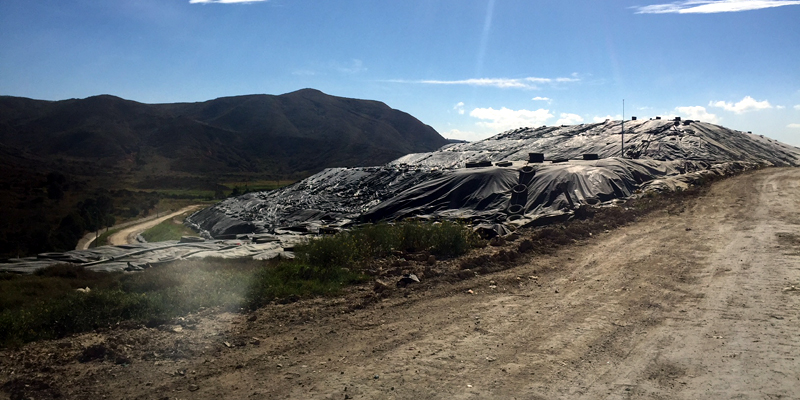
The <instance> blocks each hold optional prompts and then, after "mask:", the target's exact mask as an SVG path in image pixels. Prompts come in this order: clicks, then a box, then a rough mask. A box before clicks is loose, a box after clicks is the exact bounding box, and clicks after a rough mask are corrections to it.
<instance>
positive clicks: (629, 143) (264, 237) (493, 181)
mask: <svg viewBox="0 0 800 400" xmlns="http://www.w3.org/2000/svg"><path fill="white" fill-rule="evenodd" d="M624 127H625V134H624V139H625V151H624V154H625V157H620V153H621V141H622V137H621V135H620V133H621V128H622V126H621V121H607V122H605V123H597V124H583V125H574V126H560V127H540V128H520V129H516V130H511V131H507V132H503V133H500V134H498V135H495V136H493V137H491V138H488V139H485V140H481V141H478V142H472V143H459V144H453V145H448V146H445V147H443V148H442V149H440V150H438V151H434V152H430V153H417V154H409V155H406V156H404V157H401V158H399V159H397V160H395V161H393V162H390V163H388V164H386V165H383V166H375V167H356V168H330V169H326V170H324V171H322V172H320V173H318V174H315V175H313V176H311V177H309V178H306V179H304V180H302V181H300V182H297V183H295V184H294V185H291V186H288V187H285V188H282V189H279V190H274V191H268V192H258V193H249V194H246V195H243V196H239V197H236V198H230V199H227V200H225V201H223V202H221V203H218V204H217V205H215V206H212V207H210V208H207V209H204V210H201V211H198V212H196V213H195V214H193V215H191V216H190V217H189V218H187V219H186V223H187V224H189V225H191V226H193V227H194V228H196V229H197V230H199V231H200V232H202V234H203V235H204V236H205V237H206V238H207V239H208V240H206V241H203V242H195V243H177V242H162V243H156V244H141V245H130V246H104V247H100V248H97V249H92V250H83V251H78V250H76V251H71V252H67V253H58V254H51V253H48V254H43V255H40V256H39V257H36V258H29V259H18V260H12V261H13V262H12V263H10V264H0V270H13V271H20V272H29V271H32V270H34V269H36V268H41V267H43V266H46V265H50V264H53V263H55V262H64V261H68V262H74V263H80V264H83V265H86V266H87V267H88V268H92V269H98V270H120V269H127V270H136V269H140V268H145V267H147V266H149V265H153V264H154V263H159V262H166V261H171V260H176V259H183V258H192V257H206V256H217V257H253V258H259V259H263V258H271V257H276V256H280V255H282V254H284V255H286V256H291V254H290V253H286V251H288V250H290V249H291V248H292V247H293V246H294V244H296V243H297V242H298V241H302V240H304V237H306V236H304V235H309V234H324V233H334V232H337V231H339V230H342V229H346V228H347V227H349V226H351V225H354V224H359V223H366V222H378V221H394V220H399V219H404V218H412V217H413V218H419V219H427V220H443V219H451V220H459V221H463V222H465V223H469V224H471V225H472V226H473V227H475V229H477V230H481V231H482V232H483V233H485V234H487V235H502V234H505V233H507V232H509V231H510V230H514V229H516V228H518V227H521V226H531V225H540V224H545V223H548V222H550V221H553V220H555V219H564V218H568V217H569V216H570V215H572V214H573V213H574V211H575V210H576V209H577V208H579V207H581V206H583V205H604V204H605V205H610V204H613V203H614V202H615V201H618V199H623V198H627V197H630V196H633V195H635V194H636V193H641V192H645V191H664V190H675V189H676V188H686V187H688V186H690V185H692V184H694V183H697V182H700V181H703V180H704V179H706V178H708V177H709V176H712V175H713V176H725V175H732V174H734V173H737V172H740V171H743V170H748V169H753V168H759V167H763V166H798V165H800V149H799V148H797V147H794V146H789V145H786V144H783V143H780V142H777V141H775V140H772V139H769V138H765V137H762V136H759V135H753V134H750V133H745V132H740V131H735V130H730V129H727V128H724V127H721V126H718V125H713V124H708V123H702V122H697V121H680V120H669V121H667V120H661V119H655V120H647V121H644V120H642V121H625V123H624Z"/></svg>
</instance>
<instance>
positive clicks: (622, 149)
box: [619, 99, 625, 158]
mask: <svg viewBox="0 0 800 400" xmlns="http://www.w3.org/2000/svg"><path fill="white" fill-rule="evenodd" d="M619 156H620V157H621V158H625V99H622V144H621V146H620V151H619Z"/></svg>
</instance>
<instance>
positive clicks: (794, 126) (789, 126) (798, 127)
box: [786, 124, 800, 129]
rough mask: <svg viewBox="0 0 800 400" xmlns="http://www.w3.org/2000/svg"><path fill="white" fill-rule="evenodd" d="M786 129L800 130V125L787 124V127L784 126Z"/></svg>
mask: <svg viewBox="0 0 800 400" xmlns="http://www.w3.org/2000/svg"><path fill="white" fill-rule="evenodd" d="M786 127H787V128H794V129H800V124H789V125H786Z"/></svg>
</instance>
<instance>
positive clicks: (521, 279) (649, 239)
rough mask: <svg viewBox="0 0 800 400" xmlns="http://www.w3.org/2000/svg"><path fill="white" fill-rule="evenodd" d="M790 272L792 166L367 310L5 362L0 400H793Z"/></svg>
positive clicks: (310, 313) (359, 294)
mask: <svg viewBox="0 0 800 400" xmlns="http://www.w3.org/2000/svg"><path fill="white" fill-rule="evenodd" d="M798 267H800V169H766V170H761V171H757V172H754V173H749V174H746V175H742V176H738V177H734V178H731V179H727V180H724V181H721V182H718V183H716V184H714V186H713V187H712V188H711V190H710V191H709V193H708V194H707V195H704V196H703V197H701V198H699V199H697V200H696V201H691V202H689V203H688V205H686V206H685V208H684V209H678V210H670V212H663V213H657V214H655V215H651V216H649V217H647V218H645V219H642V220H640V221H639V222H637V223H635V224H632V225H629V226H627V227H624V228H621V229H618V230H615V231H613V232H608V233H605V234H602V235H597V236H595V238H593V239H592V240H590V241H588V242H583V243H578V244H576V245H574V246H570V247H567V248H563V249H562V250H561V251H559V252H558V253H557V254H556V255H554V256H548V257H538V258H536V259H533V260H531V261H529V262H527V263H524V264H523V265H522V266H519V267H516V268H513V269H509V270H506V271H503V272H499V273H495V274H490V275H484V276H480V277H476V278H473V279H467V280H464V281H458V282H454V283H440V284H438V285H430V286H426V285H425V282H423V284H422V285H420V286H418V287H416V288H413V287H412V288H409V289H392V290H393V293H392V295H391V296H389V297H388V298H386V299H384V300H383V301H378V302H377V303H370V304H367V305H366V306H365V307H364V308H361V307H359V306H355V307H354V306H353V305H354V302H353V299H358V298H364V297H366V296H369V295H371V288H361V289H362V291H359V290H358V289H354V290H353V291H352V292H351V293H350V294H349V295H348V296H347V297H346V298H344V299H339V300H324V299H321V300H315V301H309V302H298V303H294V304H290V305H272V306H268V307H266V308H264V309H261V310H259V311H258V312H256V313H255V314H250V315H238V314H229V313H211V312H204V313H201V314H200V315H194V316H189V317H187V318H186V320H185V321H181V322H180V324H179V325H175V326H167V327H164V328H161V329H134V330H127V331H126V330H112V331H109V332H100V333H92V334H87V335H82V336H78V337H75V338H69V339H64V340H61V341H56V342H48V343H40V344H35V345H30V346H28V347H26V348H25V349H23V350H22V351H14V352H4V353H2V354H0V355H2V357H0V360H2V361H0V384H2V385H3V386H2V388H3V391H2V392H0V398H2V396H10V397H11V398H15V396H17V397H16V398H28V397H31V398H36V399H38V398H47V397H48V396H50V397H52V396H54V395H61V396H62V397H64V398H92V399H96V398H101V397H102V396H106V397H107V398H116V399H123V398H135V399H154V398H164V399H166V398H170V399H172V398H185V399H189V398H192V399H221V398H232V399H239V398H242V399H244V398H258V399H262V398H263V399H287V398H288V399H313V398H319V399H347V398H352V399H387V398H389V399H391V398H398V399H412V398H413V399H472V398H475V399H477V398H493V399H627V398H647V399H700V398H726V399H727V398H741V399H772V398H783V399H785V398H791V399H796V398H800V389H798V388H800V354H798V348H799V347H800V345H799V344H798V342H797V338H798V332H800V329H799V328H800V321H798V319H800V315H798V310H800V307H799V306H800V291H798V290H794V289H793V288H792V287H793V285H794V286H797V287H800V269H799V268H798ZM470 290H471V293H470V292H469V291H470ZM97 343H102V345H101V346H97V348H100V349H102V351H103V352H105V354H104V355H102V356H96V355H93V354H92V352H91V351H87V350H85V349H87V348H89V346H90V345H92V344H97ZM80 356H83V357H84V361H88V360H91V359H92V358H98V359H96V360H94V361H88V362H84V363H80V362H79V361H77V360H76V358H78V357H80ZM26 385H27V386H26Z"/></svg>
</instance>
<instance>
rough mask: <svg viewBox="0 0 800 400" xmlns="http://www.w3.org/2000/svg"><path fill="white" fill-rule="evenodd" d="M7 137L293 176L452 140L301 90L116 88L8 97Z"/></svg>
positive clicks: (65, 148) (28, 145)
mask: <svg viewBox="0 0 800 400" xmlns="http://www.w3.org/2000/svg"><path fill="white" fill-rule="evenodd" d="M0 143H2V144H4V145H6V146H8V147H11V148H16V149H19V150H24V151H27V152H30V153H32V154H35V155H37V156H40V157H50V158H54V157H66V158H70V159H91V160H93V161H95V162H98V163H99V164H100V165H106V166H121V167H123V168H127V169H130V170H134V171H135V170H137V169H143V170H149V171H151V172H152V171H153V170H154V169H153V168H149V169H148V168H147V167H148V166H150V167H155V166H156V165H160V168H161V169H156V170H155V172H162V173H164V172H169V171H174V172H184V173H194V174H204V173H208V172H212V171H213V172H243V171H244V172H266V173H270V174H272V175H291V174H294V173H298V172H305V173H308V172H311V173H313V172H316V171H319V170H321V169H323V168H326V167H345V166H367V165H380V164H383V163H386V162H388V161H391V160H393V159H395V158H397V157H400V156H402V155H404V154H408V153H412V152H421V151H432V150H435V149H437V148H439V147H440V146H442V145H444V144H446V143H447V141H446V140H445V139H444V138H443V137H441V136H440V135H439V134H438V133H437V132H436V131H435V130H434V129H433V128H431V127H430V126H427V125H424V124H423V123H421V122H420V121H419V120H417V119H416V118H414V117H412V116H411V115H408V114H406V113H404V112H402V111H398V110H395V109H392V108H390V107H389V106H387V105H386V104H383V103H381V102H377V101H369V100H357V99H348V98H342V97H335V96H329V95H327V94H324V93H322V92H320V91H317V90H313V89H303V90H299V91H296V92H292V93H287V94H284V95H280V96H271V95H249V96H236V97H224V98H219V99H215V100H209V101H206V102H202V103H178V104H143V103H138V102H135V101H130V100H125V99H121V98H118V97H114V96H109V95H101V96H94V97H89V98H86V99H71V100H63V101H55V102H51V101H40V100H32V99H26V98H18V97H9V96H2V97H0ZM162 164H163V165H162Z"/></svg>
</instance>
